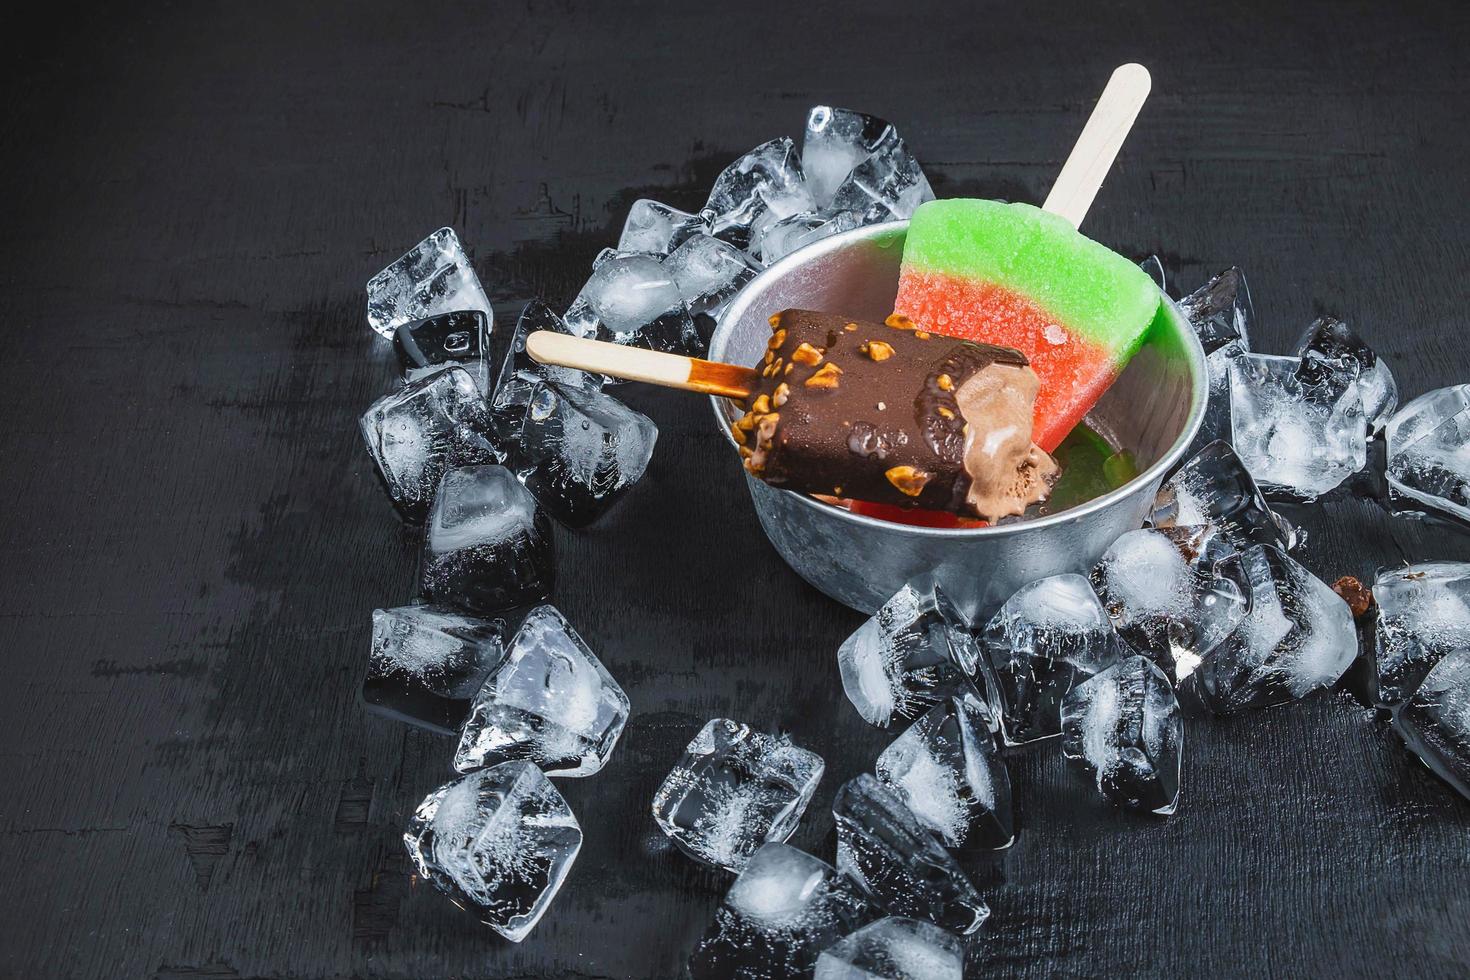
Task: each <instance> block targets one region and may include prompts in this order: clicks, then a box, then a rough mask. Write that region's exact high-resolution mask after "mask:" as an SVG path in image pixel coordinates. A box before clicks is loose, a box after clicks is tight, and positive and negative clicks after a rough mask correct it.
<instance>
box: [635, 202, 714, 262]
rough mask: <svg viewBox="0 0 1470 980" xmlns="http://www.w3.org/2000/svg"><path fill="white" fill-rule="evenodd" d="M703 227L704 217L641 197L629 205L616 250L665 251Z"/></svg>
mask: <svg viewBox="0 0 1470 980" xmlns="http://www.w3.org/2000/svg"><path fill="white" fill-rule="evenodd" d="M706 227H707V226H706V225H705V222H704V219H703V218H701V217H700V216H699V215H697V214H686V213H685V212H683V211H680V210H679V209H678V208H671V207H669V206H668V205H667V204H660V203H659V202H658V201H651V200H649V199H648V198H646V197H645V198H640V199H638V200H636V201H634V202H633V206H632V207H631V208H629V209H628V218H627V220H626V221H624V222H623V233H622V235H621V236H620V237H619V238H618V249H617V250H618V251H619V252H646V253H648V254H650V255H668V254H669V253H670V252H672V251H674V249H676V248H678V247H679V246H680V245H681V244H683V243H684V241H685V240H686V239H688V238H689V237H690V236H691V235H697V234H699V233H700V232H702V231H704V230H705V228H706Z"/></svg>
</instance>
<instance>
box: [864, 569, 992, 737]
mask: <svg viewBox="0 0 1470 980" xmlns="http://www.w3.org/2000/svg"><path fill="white" fill-rule="evenodd" d="M979 660H980V651H979V648H978V646H977V645H976V643H975V638H974V637H973V636H971V635H970V630H969V627H968V625H967V624H966V623H965V621H964V619H963V618H962V617H961V616H960V614H959V612H958V611H957V610H956V609H955V607H954V604H953V603H951V602H950V601H949V598H948V597H947V596H945V594H944V592H943V591H941V590H940V589H939V588H938V586H935V587H933V588H931V589H929V590H927V591H924V592H920V591H919V590H918V589H916V588H914V587H913V586H912V585H905V586H904V587H903V588H902V589H900V590H899V591H898V592H897V593H895V594H894V595H893V597H892V598H891V599H889V600H888V601H887V602H885V603H884V604H883V608H881V609H879V610H878V611H877V612H876V613H874V614H873V616H872V618H870V619H869V620H868V621H867V622H865V623H863V625H861V626H859V627H858V628H857V630H856V631H855V632H854V633H853V634H852V635H851V636H849V637H848V638H847V639H846V640H844V641H843V642H842V646H841V647H840V648H839V649H838V651H837V666H838V669H839V670H840V672H841V674H842V689H843V690H844V691H846V692H847V699H848V700H849V701H851V702H852V704H853V707H855V708H857V710H858V714H860V715H862V716H863V720H864V721H866V722H868V723H869V724H870V725H881V726H884V727H887V725H888V723H889V722H890V721H892V720H893V716H894V715H895V714H898V715H902V716H903V717H905V718H913V717H915V716H916V715H918V714H919V713H920V712H922V711H925V710H927V709H928V707H929V706H930V705H931V704H934V703H936V702H938V701H940V700H942V699H943V698H945V697H948V696H949V695H950V694H952V693H955V692H956V691H959V690H961V689H963V688H966V687H968V686H969V685H970V679H972V678H974V677H975V672H976V670H977V668H978V665H979Z"/></svg>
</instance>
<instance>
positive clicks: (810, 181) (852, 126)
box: [801, 105, 898, 207]
mask: <svg viewBox="0 0 1470 980" xmlns="http://www.w3.org/2000/svg"><path fill="white" fill-rule="evenodd" d="M897 138H898V133H897V132H896V131H895V130H894V128H893V126H892V125H891V124H890V123H889V122H888V121H887V120H884V119H879V118H878V117H877V116H870V115H868V114H867V113H863V112H854V111H853V110H851V109H839V108H837V107H836V106H828V105H814V106H812V107H811V110H810V111H808V112H807V115H806V135H805V136H803V137H802V142H801V169H802V171H803V172H804V173H805V175H806V182H807V186H808V187H809V188H811V192H812V198H813V200H815V201H816V202H817V205H818V206H819V207H826V206H827V205H828V204H830V203H831V202H832V196H833V195H834V194H836V193H837V188H839V187H841V186H842V182H843V181H845V180H846V179H847V175H848V174H850V173H852V171H853V168H854V167H856V166H857V165H858V164H860V163H862V162H863V161H864V160H866V159H867V158H868V157H870V156H872V155H873V153H874V151H876V150H877V149H878V147H879V146H880V145H882V144H883V143H884V142H885V141H888V140H895V139H897Z"/></svg>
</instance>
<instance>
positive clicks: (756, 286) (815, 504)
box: [710, 221, 1209, 541]
mask: <svg viewBox="0 0 1470 980" xmlns="http://www.w3.org/2000/svg"><path fill="white" fill-rule="evenodd" d="M908 224H909V223H908V222H907V221H888V222H884V223H882V224H876V225H867V226H864V227H862V228H854V229H853V230H852V231H845V232H841V233H839V234H836V235H831V236H829V237H827V238H823V239H821V240H819V241H816V242H813V243H812V244H810V245H807V246H805V247H803V248H800V249H797V250H796V251H795V252H792V253H791V254H790V255H787V256H784V257H783V258H781V259H780V260H779V261H778V262H777V263H776V264H775V265H772V266H769V267H767V268H766V269H764V270H762V271H761V272H760V273H759V274H758V275H756V277H755V278H754V279H752V280H751V281H750V282H749V283H747V284H746V286H745V288H744V289H742V290H741V291H740V295H738V296H736V297H735V300H734V302H732V303H731V304H730V305H729V307H727V308H726V309H725V310H724V312H723V313H721V315H720V322H719V325H718V326H717V327H716V328H715V332H714V336H713V337H712V338H711V339H710V356H711V357H715V356H716V354H717V353H721V354H722V353H723V347H724V344H725V341H726V339H727V338H728V336H729V329H728V327H729V325H730V324H733V323H735V322H736V321H738V320H739V319H740V318H741V317H742V316H743V315H744V314H745V311H746V308H747V307H749V306H750V305H751V304H752V303H754V302H755V300H756V298H757V297H758V296H759V295H760V294H761V293H762V292H764V289H763V288H762V286H763V285H764V284H768V283H770V282H771V281H772V280H776V279H780V278H781V277H783V276H786V275H789V274H790V273H791V272H792V271H794V270H796V269H798V268H800V267H801V266H802V265H804V264H806V263H807V262H810V261H811V260H813V259H816V258H819V257H821V256H823V255H827V254H828V253H831V252H837V251H841V250H842V249H843V248H845V247H846V246H848V245H850V244H852V243H854V242H859V241H862V240H864V239H876V238H880V237H882V236H884V235H888V234H892V233H893V232H896V231H902V230H904V229H907V228H908ZM1159 292H1160V296H1161V297H1162V299H1163V303H1164V305H1165V307H1166V308H1167V309H1168V311H1169V316H1168V317H1167V319H1168V321H1169V323H1170V325H1171V326H1172V327H1173V328H1174V330H1175V332H1176V333H1178V334H1179V337H1180V339H1181V340H1182V341H1183V344H1184V349H1185V350H1186V351H1188V352H1189V370H1190V381H1191V383H1192V385H1193V404H1192V405H1191V406H1190V411H1189V418H1188V420H1187V421H1186V422H1185V424H1184V428H1183V430H1182V431H1181V432H1180V433H1179V437H1178V438H1177V439H1175V440H1174V443H1173V445H1171V446H1170V447H1169V449H1168V451H1167V452H1165V453H1164V454H1163V455H1162V456H1160V457H1159V458H1158V459H1157V460H1155V461H1154V464H1153V465H1152V466H1150V467H1149V468H1148V469H1146V470H1144V471H1143V472H1142V473H1140V474H1138V475H1137V476H1135V477H1134V478H1133V479H1131V480H1129V481H1128V482H1127V483H1125V484H1123V485H1122V486H1120V487H1115V488H1114V489H1112V490H1109V491H1108V492H1107V493H1105V494H1103V495H1102V496H1100V497H1094V498H1093V499H1091V500H1089V501H1087V502H1086V503H1083V504H1078V505H1077V506H1076V507H1071V508H1068V509H1067V510H1063V511H1059V512H1057V513H1055V514H1048V515H1046V516H1045V517H1037V518H1033V519H1031V520H1025V521H1016V522H1015V523H1012V524H995V525H991V526H989V527H974V528H949V527H921V526H919V525H915V524H898V523H895V522H893V521H885V520H881V519H880V518H876V517H868V516H866V515H864V514H854V513H853V512H852V511H850V510H844V509H842V508H839V507H833V506H831V505H830V504H824V503H822V502H820V501H817V500H813V499H812V498H811V497H809V496H807V495H806V494H804V493H796V492H795V491H792V490H780V489H779V488H777V487H772V489H773V490H778V491H779V492H780V493H784V494H788V495H789V496H791V497H793V498H795V499H796V500H798V501H800V503H801V506H804V507H810V508H811V509H813V510H815V511H820V512H821V513H822V514H824V515H826V516H828V517H830V518H832V519H835V520H839V521H845V522H847V523H850V524H853V525H855V526H858V527H867V528H872V529H874V530H882V531H890V532H894V531H896V532H899V533H908V534H914V535H917V536H920V537H934V538H943V539H947V540H956V541H964V540H976V541H981V540H985V539H987V538H999V537H1005V536H1007V535H1012V534H1022V533H1025V532H1026V531H1030V530H1034V529H1039V528H1044V527H1054V526H1056V525H1058V524H1065V523H1068V522H1071V521H1076V520H1080V519H1082V518H1085V517H1087V516H1089V515H1091V514H1094V513H1097V512H1098V511H1100V510H1105V509H1107V508H1108V507H1110V506H1111V505H1112V504H1114V503H1116V502H1118V501H1120V500H1122V499H1124V498H1125V497H1128V496H1129V495H1130V494H1132V493H1134V492H1136V489H1137V487H1138V486H1139V485H1140V484H1144V483H1148V482H1149V481H1151V480H1153V479H1154V478H1156V477H1158V478H1162V477H1163V475H1164V473H1166V472H1167V471H1168V470H1169V469H1170V468H1171V467H1172V466H1173V465H1174V464H1175V463H1176V462H1178V461H1179V458H1180V457H1181V456H1183V455H1184V453H1185V451H1186V450H1187V449H1188V448H1189V445H1190V443H1192V442H1193V441H1194V437H1195V435H1196V434H1197V433H1198V432H1199V428H1200V425H1201V423H1202V422H1203V420H1204V414H1205V404H1206V402H1207V400H1208V398H1209V380H1208V373H1207V368H1206V365H1205V352H1204V348H1203V347H1201V346H1200V342H1199V338H1198V337H1197V336H1195V333H1194V331H1193V330H1191V329H1189V328H1188V327H1189V321H1188V320H1186V319H1185V317H1184V314H1183V313H1181V312H1180V311H1179V308H1178V307H1177V306H1175V305H1174V301H1173V300H1171V299H1170V298H1169V296H1168V294H1166V293H1164V292H1163V290H1160V291H1159ZM726 401H727V399H725V398H723V397H720V396H717V395H714V396H711V397H710V407H711V408H712V409H713V410H714V414H715V422H716V424H717V425H718V426H719V429H720V432H721V433H722V434H723V436H724V438H725V441H726V442H728V443H729V444H730V446H731V448H734V447H735V440H734V439H733V438H732V437H731V436H730V430H729V425H728V420H727V418H726V415H725V412H724V403H725V402H726Z"/></svg>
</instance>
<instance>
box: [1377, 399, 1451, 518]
mask: <svg viewBox="0 0 1470 980" xmlns="http://www.w3.org/2000/svg"><path fill="white" fill-rule="evenodd" d="M1387 443H1388V485H1389V489H1390V496H1391V497H1393V498H1395V499H1398V498H1401V497H1407V498H1409V499H1411V500H1414V501H1417V502H1418V503H1420V504H1424V505H1426V506H1428V507H1431V508H1433V509H1435V510H1438V511H1443V512H1444V513H1446V514H1450V515H1452V516H1454V517H1456V518H1459V519H1460V520H1462V521H1470V385H1455V386H1453V387H1450V388H1440V389H1438V390H1435V391H1431V392H1429V393H1428V394H1424V395H1420V396H1419V397H1418V398H1415V399H1414V400H1413V401H1411V402H1409V404H1407V405H1405V406H1404V407H1403V408H1402V409H1401V410H1399V412H1398V413H1397V414H1395V415H1394V417H1393V418H1392V420H1390V421H1389V423H1388V433H1387Z"/></svg>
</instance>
